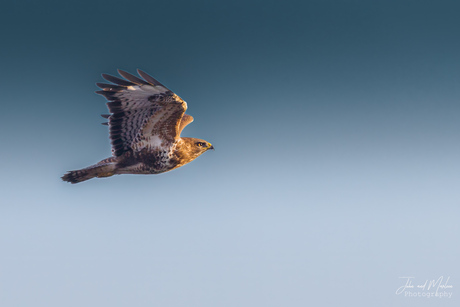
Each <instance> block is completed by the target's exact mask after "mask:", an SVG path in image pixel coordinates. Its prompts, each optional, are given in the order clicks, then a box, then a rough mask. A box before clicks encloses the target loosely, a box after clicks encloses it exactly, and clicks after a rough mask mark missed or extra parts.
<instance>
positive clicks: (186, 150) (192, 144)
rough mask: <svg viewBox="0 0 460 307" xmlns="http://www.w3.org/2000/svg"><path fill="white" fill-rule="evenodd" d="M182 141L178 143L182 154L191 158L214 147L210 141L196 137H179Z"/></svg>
mask: <svg viewBox="0 0 460 307" xmlns="http://www.w3.org/2000/svg"><path fill="white" fill-rule="evenodd" d="M181 139H182V141H183V143H182V144H181V145H180V151H181V153H182V154H184V155H186V156H189V158H191V159H195V158H197V157H198V156H200V155H201V154H202V153H204V152H206V151H208V150H209V149H214V146H212V145H211V143H209V142H207V141H205V140H202V139H197V138H187V137H183V138H181Z"/></svg>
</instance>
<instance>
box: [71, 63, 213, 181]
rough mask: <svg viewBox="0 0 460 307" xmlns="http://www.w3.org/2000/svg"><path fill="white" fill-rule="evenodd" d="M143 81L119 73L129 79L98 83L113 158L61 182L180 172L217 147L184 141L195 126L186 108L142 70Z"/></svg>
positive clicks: (181, 101) (197, 140)
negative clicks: (188, 128)
mask: <svg viewBox="0 0 460 307" xmlns="http://www.w3.org/2000/svg"><path fill="white" fill-rule="evenodd" d="M137 72H138V74H139V76H140V77H141V78H139V77H136V76H134V75H132V74H130V73H128V72H125V71H122V70H118V73H119V74H120V75H121V76H122V77H123V78H125V79H126V80H125V79H120V78H118V77H114V76H110V75H106V74H102V77H103V78H104V79H106V80H107V81H109V82H112V83H114V84H107V83H96V85H97V86H98V87H100V88H101V89H102V90H101V91H97V92H96V93H98V94H101V95H103V96H104V97H106V98H107V100H108V102H107V106H108V108H109V112H110V113H111V114H103V115H102V117H104V118H106V119H108V120H109V121H108V123H104V124H107V125H108V126H109V131H110V139H111V143H112V154H113V156H112V157H110V158H107V159H104V160H102V161H100V162H99V163H97V164H94V165H91V166H89V167H87V168H84V169H81V170H75V171H70V172H68V173H67V174H65V175H64V176H62V180H64V181H68V182H71V183H78V182H82V181H85V180H88V179H91V178H94V177H99V178H100V177H109V176H112V175H117V174H159V173H164V172H167V171H170V170H173V169H175V168H178V167H181V166H183V165H185V164H187V163H189V162H191V161H193V160H194V159H196V158H197V157H198V156H200V155H201V154H202V153H204V152H205V151H207V150H209V149H214V147H213V146H212V145H211V144H210V143H208V142H206V141H204V140H201V139H196V138H188V137H183V138H181V137H180V133H181V132H182V130H183V129H184V128H185V126H187V125H188V124H190V123H191V122H192V121H193V117H192V116H190V115H188V114H185V111H186V110H187V103H186V102H185V101H184V100H182V99H181V98H180V97H179V96H177V95H176V94H174V93H173V92H172V91H170V90H169V89H168V88H166V87H165V86H164V85H163V84H161V83H160V82H158V81H157V80H155V79H154V78H153V77H151V76H149V75H148V74H146V73H145V72H143V71H141V70H137Z"/></svg>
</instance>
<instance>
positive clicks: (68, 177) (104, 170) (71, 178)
mask: <svg viewBox="0 0 460 307" xmlns="http://www.w3.org/2000/svg"><path fill="white" fill-rule="evenodd" d="M107 160H109V161H107ZM110 160H111V158H109V159H106V160H103V161H101V162H99V163H97V164H94V165H91V166H88V167H86V168H83V169H80V170H75V171H69V172H67V174H65V175H64V176H62V177H61V178H62V180H64V181H67V182H70V183H79V182H82V181H86V180H89V179H91V178H94V177H98V178H101V177H110V176H112V175H114V174H115V166H116V163H115V162H111V161H110Z"/></svg>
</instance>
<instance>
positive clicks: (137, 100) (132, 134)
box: [96, 69, 193, 156]
mask: <svg viewBox="0 0 460 307" xmlns="http://www.w3.org/2000/svg"><path fill="white" fill-rule="evenodd" d="M118 73H119V74H120V75H121V76H122V77H123V78H124V79H121V78H118V77H114V76H111V75H107V74H102V77H103V78H104V79H106V80H107V81H110V82H112V83H114V84H107V83H96V85H97V86H98V87H100V88H101V89H102V90H101V91H97V92H96V93H98V94H101V95H103V96H105V98H107V100H108V103H107V106H108V108H109V111H110V113H111V114H109V115H103V117H105V118H108V119H109V122H108V125H109V128H110V139H111V141H112V153H113V155H114V156H120V155H122V154H123V153H125V152H127V151H134V152H136V151H140V150H142V149H144V148H147V149H149V150H150V149H154V148H157V147H159V148H161V147H162V148H167V147H170V146H171V145H172V144H173V143H174V142H175V141H176V140H177V139H178V138H179V137H180V132H181V131H182V129H183V128H184V127H185V126H186V125H187V124H189V123H190V122H192V121H193V117H191V116H189V115H186V114H184V113H185V110H187V103H186V102H185V101H183V100H182V99H181V98H180V97H179V96H177V95H176V94H174V93H173V92H172V91H170V90H169V89H168V88H166V87H165V86H164V85H163V84H161V83H160V82H158V81H157V80H155V79H154V78H152V77H151V76H149V75H148V74H146V73H145V72H143V71H141V70H139V69H138V70H137V73H138V74H139V76H140V77H141V78H139V77H136V76H134V75H132V74H130V73H128V72H125V71H122V70H118Z"/></svg>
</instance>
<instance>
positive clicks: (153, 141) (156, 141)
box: [149, 135, 163, 147]
mask: <svg viewBox="0 0 460 307" xmlns="http://www.w3.org/2000/svg"><path fill="white" fill-rule="evenodd" d="M162 142H163V141H162V140H161V139H160V137H159V136H158V135H152V136H151V137H149V145H150V146H151V147H160V146H161V143H162Z"/></svg>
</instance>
